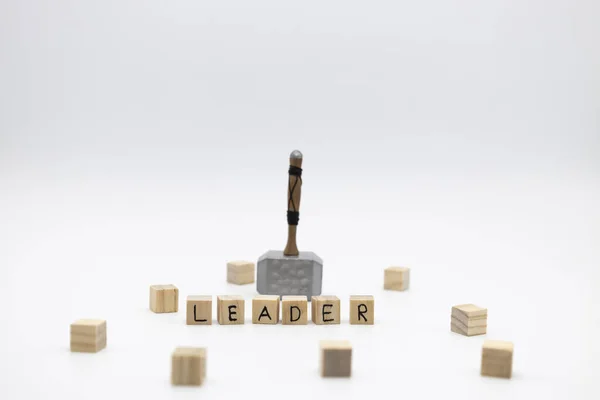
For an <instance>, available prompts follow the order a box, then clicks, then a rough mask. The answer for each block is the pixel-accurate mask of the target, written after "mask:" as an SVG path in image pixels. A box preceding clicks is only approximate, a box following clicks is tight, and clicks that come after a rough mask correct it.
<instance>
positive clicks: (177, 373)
mask: <svg viewBox="0 0 600 400" xmlns="http://www.w3.org/2000/svg"><path fill="white" fill-rule="evenodd" d="M205 378H206V349H204V348H199V347H178V348H176V349H175V351H174V352H173V354H172V356H171V383H172V384H173V385H188V386H200V385H202V383H203V382H204V379H205Z"/></svg>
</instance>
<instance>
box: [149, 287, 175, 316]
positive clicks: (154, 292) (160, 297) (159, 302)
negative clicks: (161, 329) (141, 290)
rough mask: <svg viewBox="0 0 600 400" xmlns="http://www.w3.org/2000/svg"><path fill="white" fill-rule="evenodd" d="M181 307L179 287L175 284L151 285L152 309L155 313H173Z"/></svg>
mask: <svg viewBox="0 0 600 400" xmlns="http://www.w3.org/2000/svg"><path fill="white" fill-rule="evenodd" d="M178 309H179V289H177V288H176V287H175V285H152V286H150V310H152V311H154V312H155V313H173V312H177V310H178Z"/></svg>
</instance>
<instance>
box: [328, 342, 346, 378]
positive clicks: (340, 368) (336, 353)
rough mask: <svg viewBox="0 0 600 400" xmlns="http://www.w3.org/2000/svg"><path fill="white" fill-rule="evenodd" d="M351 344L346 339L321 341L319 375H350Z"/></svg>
mask: <svg viewBox="0 0 600 400" xmlns="http://www.w3.org/2000/svg"><path fill="white" fill-rule="evenodd" d="M351 375H352V345H351V344H350V342H348V341H346V340H324V341H321V376H322V377H350V376H351Z"/></svg>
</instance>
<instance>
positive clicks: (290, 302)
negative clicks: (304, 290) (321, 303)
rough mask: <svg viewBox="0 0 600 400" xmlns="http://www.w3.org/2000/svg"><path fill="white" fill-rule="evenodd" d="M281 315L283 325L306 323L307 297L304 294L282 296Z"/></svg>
mask: <svg viewBox="0 0 600 400" xmlns="http://www.w3.org/2000/svg"><path fill="white" fill-rule="evenodd" d="M281 315H282V317H281V323H282V324H283V325H306V324H308V298H307V297H306V296H282V297H281Z"/></svg>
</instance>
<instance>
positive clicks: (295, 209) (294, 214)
mask: <svg viewBox="0 0 600 400" xmlns="http://www.w3.org/2000/svg"><path fill="white" fill-rule="evenodd" d="M288 175H289V177H288V202H287V211H288V212H287V220H288V240H287V244H286V246H285V250H284V251H283V254H284V255H286V256H297V255H298V254H299V252H298V246H297V245H296V227H297V226H298V220H299V215H300V195H301V193H302V153H301V152H299V151H298V150H294V151H293V152H292V154H290V169H289V171H288Z"/></svg>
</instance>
